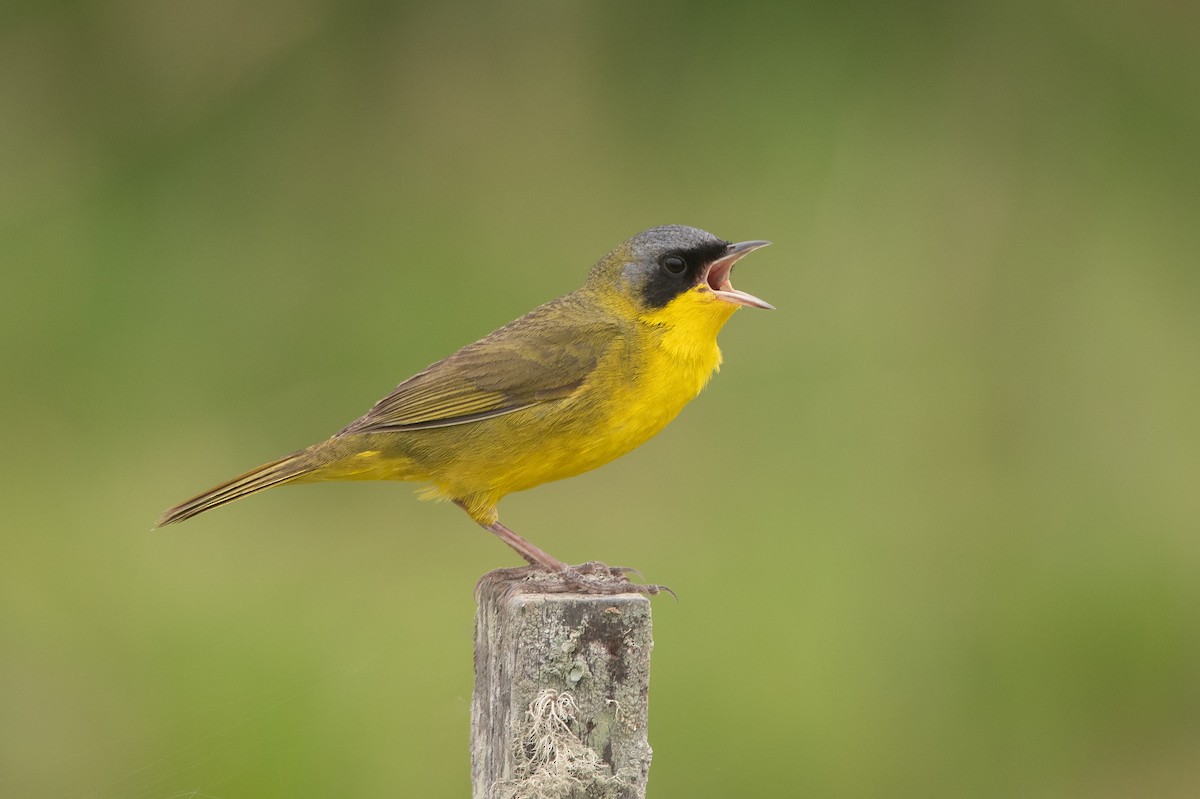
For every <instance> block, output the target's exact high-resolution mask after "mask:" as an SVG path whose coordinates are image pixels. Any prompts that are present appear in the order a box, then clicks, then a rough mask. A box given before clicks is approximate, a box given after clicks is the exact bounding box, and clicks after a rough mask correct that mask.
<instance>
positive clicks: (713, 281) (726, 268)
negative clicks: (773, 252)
mask: <svg viewBox="0 0 1200 799" xmlns="http://www.w3.org/2000/svg"><path fill="white" fill-rule="evenodd" d="M770 243H771V242H769V241H743V242H740V243H738V244H730V245H729V247H728V248H727V249H726V250H725V254H724V255H722V256H721V257H720V258H718V259H717V260H715V261H713V262H712V263H710V264H709V265H708V269H707V270H705V272H704V282H705V283H707V284H708V288H709V290H710V291H712V293H713V294H715V295H716V296H717V298H718V299H722V300H724V301H725V302H731V303H733V304H734V305H748V306H750V307H751V308H766V309H767V310H768V311H773V310H775V306H774V305H772V304H771V303H769V302H767V301H766V300H760V299H759V298H758V297H755V296H754V295H753V294H747V293H746V292H744V291H738V290H737V289H735V288H734V287H733V284H732V283H730V282H729V273H730V272H732V271H733V265H734V264H736V263H737V262H738V261H740V260H741V259H742V257H743V256H745V255H749V254H750V253H752V252H754V251H755V250H757V249H759V248H762V247H766V246H767V245H768V244H770Z"/></svg>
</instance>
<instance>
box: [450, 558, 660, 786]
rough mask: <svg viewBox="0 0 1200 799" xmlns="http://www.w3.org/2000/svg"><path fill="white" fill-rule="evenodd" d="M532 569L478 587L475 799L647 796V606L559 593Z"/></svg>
mask: <svg viewBox="0 0 1200 799" xmlns="http://www.w3.org/2000/svg"><path fill="white" fill-rule="evenodd" d="M537 576H538V573H537V572H532V571H530V570H527V569H504V570H500V571H495V572H491V573H489V574H487V575H485V576H484V577H483V579H482V580H480V582H479V587H478V589H477V595H478V600H479V607H478V610H477V611H476V616H475V694H474V698H473V701H472V705H471V772H472V787H473V793H472V796H473V797H474V799H584V798H585V797H586V799H644V797H645V795H646V779H647V776H648V774H649V771H650V757H651V750H650V744H649V742H648V740H647V730H646V728H647V716H648V696H649V687H650V649H651V647H652V646H653V637H652V634H651V622H650V602H649V600H648V599H647V598H646V597H645V596H644V595H642V594H640V593H623V594H611V595H595V594H576V593H569V592H565V591H563V589H562V586H561V584H559V585H557V586H553V585H551V584H549V583H547V582H545V581H544V580H543V581H539V580H538V578H537Z"/></svg>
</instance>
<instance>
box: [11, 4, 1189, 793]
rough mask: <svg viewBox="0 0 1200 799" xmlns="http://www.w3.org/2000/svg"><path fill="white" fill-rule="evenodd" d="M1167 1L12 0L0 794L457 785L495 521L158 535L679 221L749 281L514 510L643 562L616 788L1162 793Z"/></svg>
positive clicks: (244, 520)
mask: <svg viewBox="0 0 1200 799" xmlns="http://www.w3.org/2000/svg"><path fill="white" fill-rule="evenodd" d="M1198 9H1200V7H1198V6H1196V5H1195V4H1188V3H1179V2H1156V1H1153V0H1152V1H1150V2H1142V3H1123V4H1122V3H1118V4H1097V3H1089V2H1083V1H1082V0H1049V2H1032V1H1030V2H1024V1H1020V0H1019V1H1018V2H1011V3H993V4H976V3H935V4H926V5H922V6H919V7H918V6H912V5H906V4H892V3H867V4H861V3H849V4H804V3H800V4H796V3H787V4H785V3H779V4H770V3H743V4H727V3H681V2H676V3H649V4H648V3H643V2H624V0H618V2H606V3H586V2H530V3H501V4H474V3H460V2H443V3H437V4H432V3H423V4H416V3H414V4H389V3H374V2H343V1H342V0H339V2H331V1H330V0H267V1H266V2H257V3H249V2H243V0H212V1H211V2H205V3H164V2H156V1H152V0H105V2H44V1H43V0H38V2H32V0H30V1H28V2H26V1H24V0H18V2H15V3H8V4H6V7H5V10H4V11H3V12H2V15H0V266H2V268H3V288H2V289H0V331H2V337H3V338H2V340H3V345H2V350H0V358H2V370H3V371H2V373H3V388H2V389H0V411H2V413H3V430H4V433H3V439H4V446H3V453H4V457H3V458H0V477H2V478H3V486H4V488H3V492H4V502H3V507H4V511H5V513H4V516H5V518H4V522H3V525H2V530H3V532H2V533H0V794H2V795H4V796H12V797H95V798H96V799H110V798H111V799H124V798H126V797H136V798H137V799H167V798H168V797H220V799H229V798H231V797H284V796H287V797H329V796H347V797H380V796H414V797H416V796H420V797H430V798H433V797H463V796H466V795H467V793H468V791H469V781H468V755H467V727H468V711H469V697H470V692H471V681H472V671H471V623H472V614H473V608H474V606H473V600H472V587H473V585H474V583H475V580H476V578H477V577H478V576H479V575H481V574H482V573H483V572H484V571H486V570H488V569H491V568H495V567H498V566H505V565H515V564H514V557H513V555H512V554H511V553H510V552H509V551H508V550H507V549H506V548H505V547H503V546H502V545H501V544H500V543H499V542H497V541H495V540H494V539H492V538H491V537H490V536H488V535H487V534H486V533H484V532H482V531H481V530H479V529H478V528H476V527H475V526H474V525H473V524H472V523H471V522H470V521H469V520H468V519H467V518H466V517H465V516H464V515H463V514H461V513H460V512H459V511H458V510H457V509H455V508H453V507H445V506H438V505H432V504H426V503H419V502H417V501H415V500H414V499H413V498H412V496H411V490H410V488H409V487H407V486H395V485H386V484H385V485H380V484H366V485H340V486H305V487H300V488H288V489H285V490H280V491H278V492H270V493H268V494H265V495H261V496H259V497H256V498H254V499H252V500H249V501H246V502H244V503H238V504H236V505H234V506H230V507H228V508H224V509H222V510H220V511H219V512H214V513H212V514H210V515H206V516H204V517H201V518H200V519H197V520H195V521H192V522H189V523H188V524H186V525H183V526H180V527H175V528H170V529H168V530H166V531H160V532H152V531H151V529H150V528H151V525H152V523H153V522H154V520H155V519H156V518H157V516H158V514H159V513H160V512H161V510H162V509H163V508H165V507H166V506H168V505H170V504H173V503H175V502H176V501H179V500H181V499H183V498H185V497H187V496H190V495H191V494H193V493H195V492H197V491H199V490H201V489H203V488H206V487H207V486H209V485H211V484H213V483H215V482H218V481H220V480H222V479H224V478H226V477H229V476H231V475H232V474H235V473H237V472H240V471H242V470H244V469H246V468H248V467H250V466H252V465H254V464H256V463H259V462H261V461H264V460H268V459H271V458H273V457H276V456H278V455H281V454H283V453H286V452H290V451H292V450H293V449H296V448H299V447H300V446H303V445H305V444H308V443H310V442H312V441H315V440H318V439H320V438H322V437H324V436H326V435H328V434H330V433H332V432H334V431H335V430H337V429H339V428H340V427H341V426H342V425H343V424H344V423H346V422H348V421H349V420H351V419H353V418H354V417H356V416H358V415H359V414H361V413H362V412H363V411H365V410H366V409H367V408H368V407H369V406H370V404H371V403H372V402H373V401H374V400H375V399H376V398H378V397H379V396H381V395H383V394H384V393H385V392H387V391H388V390H390V389H391V388H392V386H394V385H395V384H396V383H397V382H399V381H400V380H401V379H403V378H404V377H407V376H408V375H409V374H411V373H412V372H414V371H416V370H417V369H419V368H420V367H422V366H424V365H425V364H427V363H429V362H431V361H433V360H436V359H437V358H439V357H441V356H443V355H445V354H447V353H449V352H450V351H452V350H453V349H455V348H456V347H458V346H460V345H462V344H465V343H467V342H469V341H472V340H474V339H475V338H477V337H479V336H480V335H482V334H484V333H486V332H488V331H489V330H491V329H492V328H494V327H496V326H498V325H499V324H501V323H503V322H506V321H508V320H509V319H511V318H513V317H515V316H517V315H519V314H520V313H523V312H524V311H526V310H528V309H529V308H531V307H533V306H534V305H536V304H538V303H540V302H542V301H544V300H547V299H549V298H551V297H554V296H556V295H558V294H561V293H564V292H566V291H569V290H571V289H573V288H575V287H576V286H577V285H578V284H579V283H580V282H581V281H582V279H583V276H584V274H585V273H586V270H587V268H588V267H589V266H590V264H591V263H592V262H593V261H594V260H595V259H596V258H598V257H599V256H600V255H602V254H603V253H604V252H606V251H607V250H608V249H609V248H611V247H612V246H613V245H615V244H617V243H618V242H619V241H620V240H621V239H623V238H625V237H626V236H628V235H631V234H633V233H635V232H637V231H638V230H641V229H643V228H646V227H650V226H652V225H656V224H664V223H687V224H693V225H697V226H701V227H705V228H708V229H710V230H712V231H714V232H716V233H717V234H718V235H721V236H723V237H726V238H730V239H735V240H738V239H749V238H768V239H772V240H773V241H774V242H775V246H774V247H772V248H770V249H768V250H765V251H763V252H760V253H756V254H755V255H754V256H752V257H751V258H750V259H748V260H747V261H746V262H744V263H743V264H742V265H741V266H740V267H739V269H738V273H737V283H738V285H739V286H740V287H741V288H744V289H747V290H749V291H752V292H754V293H756V294H759V295H761V296H763V297H765V298H767V299H769V300H771V301H772V302H774V303H775V304H776V305H777V306H778V307H779V311H778V312H776V313H773V314H772V313H760V312H750V311H743V312H742V313H739V314H738V315H737V316H736V317H735V318H734V319H733V320H732V322H731V323H730V325H729V326H728V327H727V328H726V330H725V332H724V334H723V336H722V343H723V347H724V350H725V355H726V366H725V369H724V370H723V371H722V374H721V375H720V376H719V378H717V379H716V380H715V381H714V383H713V384H712V386H711V387H710V388H709V390H708V391H707V392H706V394H705V395H704V396H702V397H701V398H700V399H699V400H698V401H697V402H696V403H694V404H693V405H692V406H690V407H689V408H688V409H687V410H686V411H685V412H684V414H683V415H682V416H681V417H680V419H679V420H677V421H676V423H675V424H673V425H672V426H671V427H669V428H668V429H667V430H666V431H665V432H664V433H663V434H662V435H661V436H659V437H658V438H657V439H655V440H654V441H653V442H651V443H650V444H649V445H647V446H645V447H644V448H642V449H641V450H639V451H637V452H635V453H634V454H632V455H630V456H629V457H627V458H625V459H624V460H622V461H620V462H618V463H616V464H613V465H610V466H608V467H605V468H604V469H602V470H600V471H598V472H595V473H592V474H589V475H585V476H582V477H579V478H576V479H573V480H569V481H566V482H562V483H558V484H553V485H549V486H544V487H541V488H539V489H537V490H535V491H532V492H529V493H526V494H520V495H516V496H512V497H510V498H509V499H508V500H507V501H506V502H505V503H504V504H503V506H502V511H503V517H504V519H505V520H506V522H507V523H508V524H509V525H510V526H512V527H513V528H515V529H516V530H518V531H520V532H522V533H523V534H525V535H527V536H529V537H530V538H531V539H532V540H534V541H535V542H537V543H539V544H541V545H542V546H544V547H546V548H547V549H549V550H550V551H552V552H554V553H556V554H557V555H558V556H559V557H562V558H564V559H567V560H570V561H575V562H578V561H582V560H587V559H594V558H601V559H605V560H608V561H610V562H616V563H622V564H631V565H636V566H638V567H640V568H641V569H642V570H643V571H644V573H645V576H646V579H648V580H651V581H655V582H665V583H668V584H670V585H671V586H672V587H673V588H674V589H675V590H676V591H677V592H678V593H679V595H680V598H681V599H680V601H679V602H678V603H675V602H672V601H671V600H669V599H667V600H665V601H663V600H661V599H660V600H657V601H656V602H655V611H656V618H655V623H656V632H657V647H656V650H655V662H654V675H653V692H652V696H653V702H652V706H651V740H652V743H653V744H654V746H655V749H656V759H655V763H654V768H653V770H652V772H651V783H650V788H651V793H652V795H653V796H656V797H731V796H813V797H858V796H862V797H896V796H921V797H935V796H936V797H965V796H971V797H1011V796H1022V797H1076V796H1077V797H1129V796H1155V797H1193V796H1196V795H1200V757H1198V756H1197V752H1200V535H1198V533H1200V529H1198V528H1200V524H1198V521H1200V481H1198V478H1200V455H1198V453H1200V413H1198V411H1200V259H1198V257H1197V253H1198V252H1200V224H1197V218H1198V210H1200V156H1198V152H1200V151H1198V149H1197V142H1198V141H1200V57H1198V56H1197V52H1198V50H1197V36H1198V32H1200V11H1198Z"/></svg>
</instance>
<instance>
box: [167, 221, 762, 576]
mask: <svg viewBox="0 0 1200 799" xmlns="http://www.w3.org/2000/svg"><path fill="white" fill-rule="evenodd" d="M768 244H770V242H768V241H761V240H755V241H743V242H739V243H731V242H729V241H726V240H724V239H721V238H718V237H717V236H715V235H713V234H712V233H709V232H707V231H704V230H700V229H698V228H694V227H689V226H685V225H665V226H661V227H654V228H650V229H649V230H645V231H642V232H641V233H638V234H637V235H635V236H633V237H632V238H630V239H628V240H627V241H625V242H623V243H622V244H620V245H619V246H617V247H616V248H615V249H613V250H612V251H611V252H609V253H608V254H607V255H605V256H604V257H603V258H601V259H600V260H599V261H598V262H596V264H595V265H594V266H593V267H592V268H591V271H590V272H589V273H588V276H587V278H586V280H585V282H584V284H583V286H582V287H581V288H579V289H577V290H576V291H573V292H571V293H569V294H566V295H564V296H561V297H559V298H557V299H554V300H551V301H550V302H547V303H545V304H544V305H541V306H538V307H537V308H535V309H534V310H532V311H530V312H529V313H527V314H525V315H524V316H522V317H520V318H518V319H516V320H514V321H512V322H509V323H508V324H506V325H504V326H503V327H500V328H498V329H497V330H495V331H493V332H492V333H490V334H488V335H487V336H485V337H483V338H482V339H480V340H479V341H476V342H475V343H473V344H468V345H467V346H465V347H463V348H462V349H460V350H458V351H457V352H455V353H454V354H452V355H450V356H449V357H447V358H444V359H442V360H440V361H438V362H436V363H434V364H432V365H431V366H429V367H427V368H425V369H424V370H422V371H420V372H418V373H417V374H415V375H413V376H412V377H410V378H408V379H407V380H405V381H404V382H402V383H400V385H398V386H397V387H396V388H395V390H393V391H392V392H391V393H390V394H388V395H387V396H385V397H384V398H383V399H381V400H379V401H378V402H376V403H375V405H374V406H373V407H372V408H371V409H370V410H369V411H367V413H366V414H364V415H363V416H361V417H360V418H358V419H356V420H355V421H353V422H351V423H350V424H349V425H347V426H346V427H344V428H343V429H342V430H340V431H339V432H338V433H336V434H335V435H333V436H332V437H330V438H328V439H325V440H324V441H320V442H318V443H316V444H313V445H312V446H309V447H306V448H304V449H302V450H299V451H298V452H294V453H292V454H290V455H287V456H284V457H282V458H279V459H278V460H274V461H271V462H269V463H265V464H263V465H261V466H258V467H257V468H255V469H252V470H250V471H248V472H246V473H245V474H242V475H239V476H237V477H234V478H232V479H230V480H228V481H226V482H224V483H221V484H220V485H218V486H216V487H214V488H211V489H209V490H208V491H205V492H203V493H201V494H198V495H197V496H195V497H192V498H191V499H189V500H186V501H185V502H182V503H180V504H179V505H176V506H175V507H172V508H170V509H168V510H167V511H166V512H164V513H163V515H162V517H161V518H160V519H159V520H158V523H157V525H156V527H163V526H165V525H170V524H175V523H177V522H181V521H184V520H185V519H190V518H192V517H193V516H196V515H197V514H200V513H203V512H204V511H207V510H210V509H212V508H216V507H218V506H221V505H224V504H226V503H229V502H232V501H233V500H235V499H240V498H242V497H244V496H247V495H249V494H254V493H257V492H259V491H262V490H264V489H267V488H272V487H274V486H279V485H285V484H294V483H314V482H325V481H338V480H397V481H417V482H420V483H423V484H424V487H423V488H422V489H420V491H419V495H420V496H421V498H423V499H437V500H449V501H452V502H454V503H455V504H456V505H458V506H459V507H460V508H462V509H463V510H464V511H466V512H467V514H468V515H469V516H470V517H471V519H473V520H474V521H475V522H476V523H477V524H479V525H480V526H482V527H483V528H484V529H486V530H488V531H490V532H491V533H493V534H495V535H496V536H497V537H498V538H500V539H501V540H502V541H503V542H504V543H505V544H507V545H508V546H510V547H512V549H514V550H515V551H516V552H517V553H518V554H519V555H520V556H521V557H522V558H524V559H525V560H526V561H527V562H528V563H529V564H530V567H531V568H532V569H534V570H545V571H548V572H551V573H553V574H555V575H559V576H562V577H563V578H564V579H566V580H567V581H568V582H570V583H571V584H572V585H574V586H575V587H576V588H579V587H581V586H583V587H584V588H585V589H586V586H584V581H583V580H582V579H581V572H580V571H578V570H576V567H572V566H569V565H567V564H566V563H564V562H563V561H561V560H559V559H557V558H555V557H553V556H552V555H550V554H549V553H547V552H545V551H543V550H542V549H540V548H539V547H537V546H535V545H534V544H532V543H530V542H529V541H527V540H526V539H524V538H522V537H521V536H519V535H517V534H516V533H515V532H513V531H512V530H510V529H509V528H508V527H505V526H504V525H503V524H501V522H500V517H499V513H498V511H497V509H496V506H497V503H499V501H500V500H501V499H502V498H503V497H504V496H506V495H507V494H511V493H513V492H515V491H523V490H525V489H529V488H533V487H534V486H537V485H540V484H542V483H546V482H549V481H552V480H559V479H563V478H566V477H572V476H574V475H578V474H581V473H583V472H586V471H589V470H591V469H594V468H596V467H598V466H601V465H603V464H605V463H608V462H609V461H612V460H614V459H615V458H618V457H620V456H621V455H624V454H626V453H627V452H629V451H631V450H633V449H634V448H636V447H638V446H639V445H641V444H643V443H644V442H646V441H647V440H648V439H650V438H651V437H652V436H654V435H655V434H656V433H658V432H659V431H660V430H662V428H663V427H664V426H665V425H666V424H667V423H668V422H670V421H671V420H672V419H674V418H675V416H676V415H677V414H678V413H679V412H680V411H681V410H682V409H683V407H684V406H685V405H686V404H687V403H688V402H690V401H691V400H692V399H693V398H695V397H696V396H697V395H698V394H699V393H700V392H701V391H702V390H703V389H704V387H705V385H706V384H707V383H708V382H709V379H710V378H711V377H712V375H713V374H714V373H716V371H717V370H718V369H719V368H720V365H721V360H722V356H721V351H720V348H719V347H718V346H717V334H718V332H719V331H720V330H721V328H722V327H723V326H724V325H725V323H726V322H727V321H728V320H729V318H730V317H731V316H732V315H733V313H734V312H735V311H736V310H738V309H739V308H742V307H749V308H763V309H773V308H774V306H772V305H771V304H770V303H768V302H766V301H764V300H761V299H759V298H758V297H755V296H754V295H752V294H748V293H746V292H744V291H740V290H738V289H735V288H734V287H733V284H732V282H731V281H730V273H731V271H732V270H733V267H734V265H735V264H736V263H738V262H739V261H740V260H741V259H742V258H743V257H744V256H745V255H747V254H748V253H750V252H753V251H754V250H757V249H759V248H761V247H765V246H767V245H768ZM585 565H588V566H591V565H600V566H602V564H598V563H597V562H589V564H585ZM604 568H607V567H604ZM612 571H613V572H614V573H618V574H623V573H624V571H627V570H622V569H614V570H612ZM628 571H632V570H628ZM597 590H598V591H601V590H602V589H597Z"/></svg>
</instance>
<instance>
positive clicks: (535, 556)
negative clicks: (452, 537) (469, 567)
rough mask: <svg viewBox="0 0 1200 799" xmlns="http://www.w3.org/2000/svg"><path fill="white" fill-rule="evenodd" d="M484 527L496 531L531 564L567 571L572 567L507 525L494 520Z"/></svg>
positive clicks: (495, 532) (556, 570)
mask: <svg viewBox="0 0 1200 799" xmlns="http://www.w3.org/2000/svg"><path fill="white" fill-rule="evenodd" d="M484 529H485V530H487V531H489V532H491V533H494V534H495V535H496V537H497V538H499V539H500V540H501V541H503V542H504V543H506V544H508V545H509V546H510V547H512V548H513V549H515V550H516V551H517V554H519V555H520V556H521V557H523V558H525V560H526V561H528V562H529V565H530V566H541V567H542V568H543V569H548V570H550V571H552V572H559V573H561V572H565V571H567V570H568V569H569V568H570V567H569V566H567V564H565V563H563V562H562V561H561V560H559V559H558V558H556V557H554V556H553V555H551V554H550V553H548V552H546V551H544V550H542V549H539V548H538V547H536V546H534V545H533V544H531V543H529V542H528V541H526V540H525V539H524V538H521V536H519V535H517V534H516V533H514V532H513V531H512V530H510V529H508V528H507V527H505V526H504V525H503V524H501V523H500V522H492V523H491V524H486V525H484Z"/></svg>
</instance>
